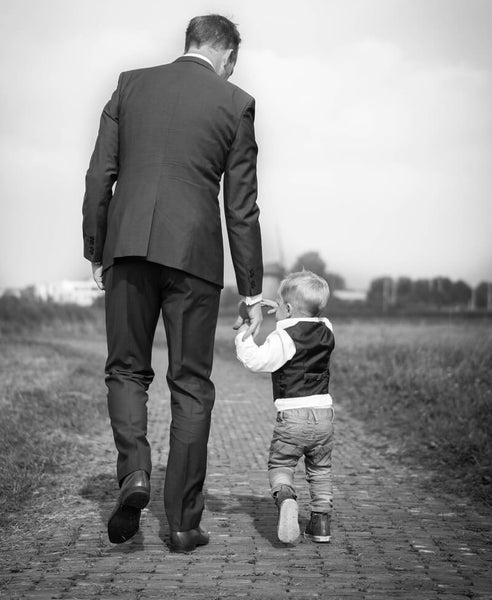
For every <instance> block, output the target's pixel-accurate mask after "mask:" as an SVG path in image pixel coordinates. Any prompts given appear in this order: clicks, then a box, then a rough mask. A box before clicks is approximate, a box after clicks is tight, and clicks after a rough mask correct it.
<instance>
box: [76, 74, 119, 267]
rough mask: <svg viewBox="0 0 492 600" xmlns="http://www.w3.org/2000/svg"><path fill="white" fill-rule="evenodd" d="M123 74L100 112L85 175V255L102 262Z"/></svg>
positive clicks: (115, 172) (115, 163) (115, 168)
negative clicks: (99, 119)
mask: <svg viewBox="0 0 492 600" xmlns="http://www.w3.org/2000/svg"><path fill="white" fill-rule="evenodd" d="M121 80H122V75H120V77H119V79H118V87H117V89H116V90H115V92H114V93H113V95H112V96H111V99H110V100H109V102H108V103H107V104H106V106H105V107H104V109H103V112H102V115H101V121H100V125H99V133H98V135H97V140H96V145H95V148H94V152H93V154H92V157H91V160H90V163H89V169H88V171H87V174H86V178H85V184H86V185H85V195H84V202H83V208H82V215H83V220H82V231H83V236H84V256H85V258H87V259H88V260H90V261H91V262H102V254H103V248H104V241H105V238H106V223H107V214H108V206H109V202H110V200H111V198H112V195H113V184H114V182H115V181H116V179H117V177H118V146H119V144H118V112H119V96H120V88H121Z"/></svg>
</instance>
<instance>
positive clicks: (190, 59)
mask: <svg viewBox="0 0 492 600" xmlns="http://www.w3.org/2000/svg"><path fill="white" fill-rule="evenodd" d="M174 62H194V63H196V64H197V65H201V66H202V67H205V68H207V69H209V70H210V71H212V72H213V73H215V69H214V68H213V67H212V65H211V64H209V63H208V62H207V61H206V60H204V59H202V58H199V57H198V56H187V55H186V54H185V55H184V56H180V57H179V58H177V59H176V60H175V61H174Z"/></svg>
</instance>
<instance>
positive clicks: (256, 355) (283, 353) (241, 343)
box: [235, 329, 296, 373]
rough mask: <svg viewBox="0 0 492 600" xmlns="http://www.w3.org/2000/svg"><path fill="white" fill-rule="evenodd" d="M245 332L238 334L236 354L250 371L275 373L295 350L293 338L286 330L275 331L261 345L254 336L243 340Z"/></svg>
mask: <svg viewBox="0 0 492 600" xmlns="http://www.w3.org/2000/svg"><path fill="white" fill-rule="evenodd" d="M243 335H244V332H241V333H239V334H238V335H237V336H236V339H235V344H236V356H237V358H238V360H240V361H241V362H242V363H243V365H244V366H245V367H246V368H247V369H249V370H250V371H255V372H264V373H273V372H274V371H276V370H277V369H280V367H281V366H283V365H284V364H285V363H286V362H287V361H288V360H290V359H291V358H292V357H293V356H294V354H295V352H296V347H295V344H294V342H293V341H292V338H291V337H290V336H289V334H288V333H286V332H285V330H283V329H280V330H278V329H277V330H275V331H273V332H272V333H271V334H270V335H269V336H268V337H267V339H266V340H265V343H264V344H262V345H261V346H257V345H256V343H255V341H254V340H253V337H252V336H250V337H249V338H248V339H247V340H243V339H242V338H243Z"/></svg>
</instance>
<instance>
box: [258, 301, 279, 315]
mask: <svg viewBox="0 0 492 600" xmlns="http://www.w3.org/2000/svg"><path fill="white" fill-rule="evenodd" d="M261 305H262V306H269V307H270V310H268V311H267V313H268V314H269V315H273V314H274V313H275V312H276V311H277V308H278V302H275V300H268V299H267V298H264V299H263V300H262V301H261Z"/></svg>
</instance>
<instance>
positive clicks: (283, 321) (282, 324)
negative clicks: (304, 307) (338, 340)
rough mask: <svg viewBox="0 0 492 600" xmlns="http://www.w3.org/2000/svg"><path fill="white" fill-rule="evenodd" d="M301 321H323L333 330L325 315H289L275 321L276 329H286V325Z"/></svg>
mask: <svg viewBox="0 0 492 600" xmlns="http://www.w3.org/2000/svg"><path fill="white" fill-rule="evenodd" d="M301 321H307V322H310V323H319V322H320V323H324V324H325V325H326V326H327V327H328V329H330V330H331V331H333V326H332V324H331V322H330V321H329V320H328V319H327V318H326V317H289V318H287V319H281V320H280V321H277V326H276V329H277V330H279V329H287V327H292V326H293V325H297V323H300V322H301Z"/></svg>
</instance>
